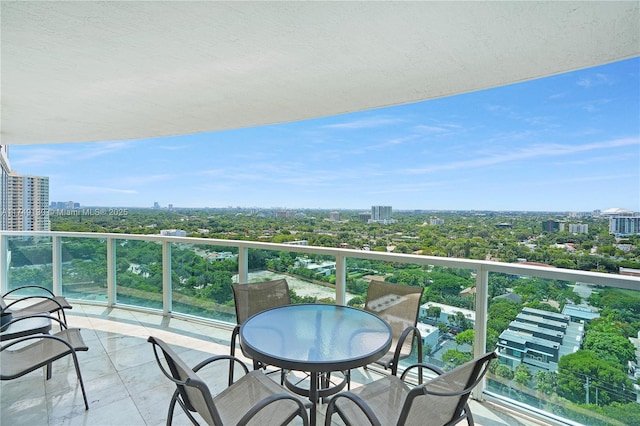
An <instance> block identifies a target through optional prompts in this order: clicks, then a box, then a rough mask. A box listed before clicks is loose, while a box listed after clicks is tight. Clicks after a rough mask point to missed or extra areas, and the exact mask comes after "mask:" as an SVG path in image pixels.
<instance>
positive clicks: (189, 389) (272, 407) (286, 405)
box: [147, 336, 310, 426]
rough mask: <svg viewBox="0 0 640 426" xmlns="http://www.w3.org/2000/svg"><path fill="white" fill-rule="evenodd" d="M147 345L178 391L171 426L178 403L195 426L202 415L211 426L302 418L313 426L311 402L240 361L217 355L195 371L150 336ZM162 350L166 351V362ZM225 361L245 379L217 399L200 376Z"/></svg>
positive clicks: (281, 422)
mask: <svg viewBox="0 0 640 426" xmlns="http://www.w3.org/2000/svg"><path fill="white" fill-rule="evenodd" d="M147 341H148V342H150V343H151V344H152V345H153V352H154V355H155V357H156V361H157V362H158V366H159V367H160V370H161V371H162V373H163V374H164V375H165V376H166V377H167V378H169V380H171V381H172V382H173V383H175V384H176V387H177V389H176V390H175V392H174V394H173V397H172V398H171V402H170V404H169V412H168V415H167V425H171V424H172V421H173V413H174V409H175V405H176V402H177V403H178V404H179V405H180V407H182V409H183V410H184V412H185V414H186V415H187V417H188V418H189V420H191V422H192V423H193V424H195V425H197V424H198V421H197V420H196V418H195V417H194V416H193V414H192V413H198V414H199V415H200V416H201V417H202V419H203V420H204V421H205V422H206V423H207V424H208V425H216V426H222V425H246V424H248V423H249V422H251V424H263V425H285V424H288V423H290V422H291V421H292V420H294V419H295V418H296V417H300V418H301V420H302V424H304V425H305V426H306V425H308V424H309V418H308V416H307V411H306V409H307V408H308V407H309V406H310V402H309V401H308V400H306V401H305V400H304V399H302V398H301V397H298V396H296V395H294V394H292V393H290V392H289V391H287V390H286V389H284V388H283V387H282V386H280V385H278V384H277V383H276V382H274V381H273V380H271V379H270V378H268V377H267V376H266V375H265V374H264V373H263V372H262V371H261V370H254V371H252V372H249V369H248V368H247V366H246V365H245V364H244V363H243V362H242V361H241V360H240V359H238V358H234V357H232V356H230V355H217V356H213V357H210V358H208V359H206V360H204V361H202V362H200V363H199V364H198V365H196V366H195V367H194V368H193V369H192V368H190V367H188V366H187V365H186V364H185V363H184V361H183V360H182V359H180V357H179V356H178V355H177V354H176V353H175V352H174V351H173V350H172V349H171V348H170V347H169V345H167V344H166V343H165V342H163V341H162V340H160V339H158V338H155V337H153V336H150V337H149V338H148V339H147ZM158 348H159V349H160V351H162V355H163V358H164V361H163V360H162V359H161V357H160V355H159V351H158ZM225 360H227V361H231V360H233V361H235V362H237V363H238V364H240V365H241V366H242V369H243V370H244V373H245V375H244V376H242V377H241V378H240V379H239V380H238V381H237V382H235V383H233V384H232V385H231V386H229V387H227V388H226V389H224V390H223V391H222V392H221V393H219V394H218V395H216V396H213V395H212V394H211V391H210V389H209V387H208V386H207V384H206V383H205V382H204V381H202V380H201V379H200V377H199V376H198V375H197V374H196V373H197V372H198V371H199V370H200V369H202V368H203V367H205V366H207V365H209V364H211V363H213V362H216V361H225ZM165 365H166V366H167V367H168V370H167V368H166V367H165Z"/></svg>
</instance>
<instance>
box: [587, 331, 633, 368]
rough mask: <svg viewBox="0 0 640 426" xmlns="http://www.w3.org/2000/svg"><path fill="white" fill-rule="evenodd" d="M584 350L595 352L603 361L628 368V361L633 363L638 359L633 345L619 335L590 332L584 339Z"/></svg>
mask: <svg viewBox="0 0 640 426" xmlns="http://www.w3.org/2000/svg"><path fill="white" fill-rule="evenodd" d="M582 348H583V349H588V350H591V351H593V352H595V354H596V355H597V356H598V357H599V358H601V359H603V360H607V361H611V362H614V363H617V364H620V365H622V366H626V365H627V362H628V361H633V360H634V359H635V357H636V354H635V347H634V346H633V343H631V342H630V341H629V339H627V338H626V337H624V336H621V335H619V334H617V333H605V332H598V331H590V332H588V333H587V335H586V337H585V339H584V343H583V345H582Z"/></svg>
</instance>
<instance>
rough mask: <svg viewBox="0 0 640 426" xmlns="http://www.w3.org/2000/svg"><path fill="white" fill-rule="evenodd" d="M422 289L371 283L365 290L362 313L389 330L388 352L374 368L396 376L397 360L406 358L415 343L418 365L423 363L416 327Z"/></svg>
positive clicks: (379, 282) (420, 342) (381, 282)
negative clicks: (378, 319)
mask: <svg viewBox="0 0 640 426" xmlns="http://www.w3.org/2000/svg"><path fill="white" fill-rule="evenodd" d="M423 292H424V288H423V287H413V286H408V285H401V284H393V283H387V282H383V281H376V280H373V281H371V283H370V284H369V289H368V290H367V299H366V303H365V306H364V309H365V311H368V312H372V313H374V314H376V315H378V316H379V317H380V318H382V319H384V320H385V321H387V322H388V323H389V325H390V326H391V331H392V342H391V349H390V350H389V352H388V353H387V354H386V355H384V356H383V357H382V358H380V359H379V360H377V361H376V364H379V365H381V366H383V367H384V368H385V369H390V370H391V374H393V375H396V374H397V372H398V363H399V362H400V360H402V359H405V358H408V357H409V356H410V355H411V352H412V350H413V345H414V344H416V343H417V349H418V363H421V362H422V337H421V336H420V331H419V330H418V328H417V327H416V324H417V323H418V313H419V311H420V301H421V299H422V293H423Z"/></svg>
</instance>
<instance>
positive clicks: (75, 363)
mask: <svg viewBox="0 0 640 426" xmlns="http://www.w3.org/2000/svg"><path fill="white" fill-rule="evenodd" d="M71 356H73V364H74V365H75V367H76V374H77V376H78V381H79V382H80V388H81V389H82V398H83V399H84V408H85V410H88V409H89V403H88V402H87V393H86V391H85V389H84V382H83V381H82V374H81V373H80V365H79V364H78V357H77V356H76V353H75V352H71ZM48 368H49V366H47V369H48Z"/></svg>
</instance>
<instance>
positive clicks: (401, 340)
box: [391, 326, 422, 376]
mask: <svg viewBox="0 0 640 426" xmlns="http://www.w3.org/2000/svg"><path fill="white" fill-rule="evenodd" d="M410 334H413V335H412V336H411V338H412V339H414V338H417V339H418V362H419V363H421V362H422V336H421V335H420V330H418V327H414V326H409V327H407V328H405V329H404V331H403V332H402V334H401V335H400V337H399V338H398V343H397V344H396V350H395V352H394V353H393V361H392V364H391V374H393V375H394V376H395V375H396V373H397V372H398V363H399V362H400V351H401V350H402V347H403V346H404V341H405V340H407V337H409V335H410Z"/></svg>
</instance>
